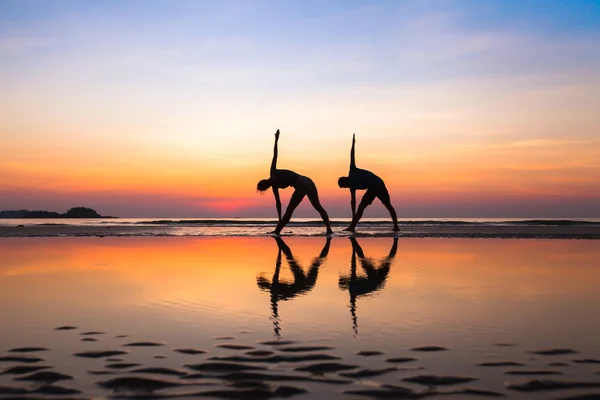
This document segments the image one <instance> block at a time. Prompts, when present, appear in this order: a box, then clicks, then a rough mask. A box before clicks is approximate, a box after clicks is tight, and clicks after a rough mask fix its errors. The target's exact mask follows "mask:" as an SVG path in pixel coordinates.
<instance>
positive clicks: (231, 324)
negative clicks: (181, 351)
mask: <svg viewBox="0 0 600 400" xmlns="http://www.w3.org/2000/svg"><path fill="white" fill-rule="evenodd" d="M0 254H2V262H1V264H0V301H2V304H3V305H4V306H3V307H2V308H1V309H0V318H1V321H2V325H3V329H2V331H1V332H0V340H2V343H3V344H6V346H10V345H25V344H27V343H23V341H24V340H25V339H27V340H25V341H26V342H27V341H31V342H39V341H48V340H51V339H50V338H48V337H47V336H44V332H47V331H48V330H50V329H52V328H53V327H54V326H57V325H62V324H74V325H81V326H86V327H88V328H89V329H100V330H111V331H122V332H127V333H133V334H137V335H141V336H143V337H146V338H148V339H156V340H164V341H169V340H172V341H177V342H182V341H183V342H185V341H188V342H190V343H191V342H192V338H194V341H195V342H194V343H196V344H197V341H198V340H200V341H201V340H203V338H211V337H213V336H216V335H227V334H233V333H236V332H238V331H240V330H251V331H252V332H253V333H254V334H255V335H257V337H258V336H260V337H261V338H263V339H264V338H272V337H274V336H276V335H280V336H281V337H285V338H331V339H335V340H336V341H337V342H338V343H339V345H341V346H346V347H347V348H348V349H350V348H351V349H352V350H353V351H354V350H356V349H357V348H359V347H361V346H362V347H364V345H366V344H371V343H373V342H376V343H377V346H376V347H378V348H386V347H387V348H391V347H395V346H412V345H423V344H431V343H435V344H443V345H444V346H447V347H456V346H460V347H464V348H473V349H479V348H482V347H485V346H487V345H489V344H492V343H494V342H506V341H512V342H518V343H522V344H529V345H536V347H539V346H540V345H543V346H557V345H559V346H561V347H565V346H567V347H568V346H577V347H579V348H581V347H582V346H583V347H586V348H589V349H595V350H598V349H597V348H596V343H595V338H596V337H597V336H598V334H600V322H598V319H597V318H596V312H597V310H598V306H599V305H600V293H599V291H598V290H597V282H599V281H600V279H599V278H600V249H599V248H598V246H597V243H596V242H595V241H584V240H581V241H574V240H501V239H498V240H488V239H485V240H484V239H402V238H401V239H399V240H398V241H397V243H395V242H394V239H393V238H380V239H372V238H364V239H361V238H359V239H357V240H350V239H347V238H334V239H333V240H332V241H331V242H328V241H327V239H326V238H323V237H321V238H284V240H281V239H279V240H276V239H274V238H269V237H257V238H191V237H186V238H27V239H19V238H7V239H2V240H0ZM273 282H275V284H274V283H273ZM371 347H372V346H371Z"/></svg>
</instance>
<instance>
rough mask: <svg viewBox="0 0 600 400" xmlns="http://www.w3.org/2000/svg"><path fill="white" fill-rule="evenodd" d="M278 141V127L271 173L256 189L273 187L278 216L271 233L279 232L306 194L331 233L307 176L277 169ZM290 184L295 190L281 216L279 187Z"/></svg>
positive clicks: (326, 218) (317, 196) (324, 212)
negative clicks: (277, 221)
mask: <svg viewBox="0 0 600 400" xmlns="http://www.w3.org/2000/svg"><path fill="white" fill-rule="evenodd" d="M278 141H279V129H277V132H275V148H274V149H273V161H272V162H271V174H270V176H269V179H263V180H261V181H259V182H258V184H257V185H256V189H257V190H259V191H261V192H264V191H266V190H268V189H269V188H270V187H272V188H273V195H274V196H275V207H276V208H277V216H278V217H279V223H278V224H277V227H276V228H275V230H274V231H273V232H272V233H275V234H279V233H280V232H281V230H282V229H283V227H284V226H285V225H286V224H287V223H288V222H289V221H290V218H292V213H293V212H294V210H295V209H296V207H298V205H299V204H300V202H301V201H302V199H303V198H304V196H308V200H310V204H312V206H313V207H314V208H315V210H317V211H318V212H319V214H320V215H321V218H322V219H323V222H325V226H327V233H328V234H329V233H333V231H332V230H331V225H330V224H329V217H328V216H327V212H326V211H325V209H324V208H323V206H321V202H320V201H319V193H318V192H317V186H316V185H315V183H314V182H313V181H312V179H310V178H309V177H307V176H303V175H300V174H297V173H296V172H294V171H290V170H288V169H277V142H278ZM289 186H292V187H293V188H294V189H295V190H294V193H293V194H292V197H291V198H290V203H289V204H288V207H287V210H286V211H285V214H284V215H283V217H282V216H281V200H279V189H285V188H287V187H289Z"/></svg>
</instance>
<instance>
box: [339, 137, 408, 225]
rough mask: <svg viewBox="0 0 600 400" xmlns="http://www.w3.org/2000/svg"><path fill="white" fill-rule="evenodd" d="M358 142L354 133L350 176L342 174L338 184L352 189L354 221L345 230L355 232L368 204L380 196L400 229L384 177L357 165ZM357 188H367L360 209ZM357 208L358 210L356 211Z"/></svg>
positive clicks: (351, 203) (351, 198)
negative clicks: (355, 153) (357, 202)
mask: <svg viewBox="0 0 600 400" xmlns="http://www.w3.org/2000/svg"><path fill="white" fill-rule="evenodd" d="M355 143H356V138H355V135H352V150H350V172H349V174H348V176H342V177H341V178H340V179H338V186H339V187H341V188H348V189H350V205H351V207H352V222H351V223H350V226H349V227H347V228H346V229H344V230H345V231H350V232H354V229H355V228H356V224H358V221H360V219H361V217H362V215H363V212H364V211H365V208H367V206H369V205H371V204H372V203H373V200H375V197H377V198H379V200H381V202H382V203H383V205H384V206H385V208H387V210H388V211H389V213H390V216H391V217H392V221H394V228H393V230H394V231H396V232H397V231H399V230H400V228H398V217H397V216H396V210H394V207H393V206H392V203H391V201H390V194H389V193H388V190H387V188H386V187H385V183H384V182H383V179H381V178H380V177H378V176H377V175H375V174H374V173H372V172H371V171H367V170H366V169H360V168H357V167H356V161H355V157H354V147H355ZM357 190H366V192H365V194H364V195H363V198H362V200H361V201H360V204H359V205H358V210H356V191H357ZM355 210H356V211H355Z"/></svg>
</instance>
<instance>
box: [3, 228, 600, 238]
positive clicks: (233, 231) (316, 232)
mask: <svg viewBox="0 0 600 400" xmlns="http://www.w3.org/2000/svg"><path fill="white" fill-rule="evenodd" d="M269 231H270V227H268V226H261V227H259V228H256V227H253V228H252V229H244V228H239V227H238V228H236V227H227V226H222V227H220V226H217V227H215V226H212V227H181V226H80V225H79V226H77V225H34V226H0V238H2V237H75V236H76V237H105V236H238V237H256V236H271V234H269ZM352 235H354V236H357V237H401V238H402V237H410V238H420V237H423V238H507V239H508V238H515V239H519V238H522V239H589V240H598V239H600V226H598V225H565V226H402V225H401V228H400V231H399V232H392V231H390V230H389V227H385V228H383V227H381V228H375V229H374V228H364V229H363V230H361V228H360V226H359V227H358V229H357V232H355V233H354V234H352V233H349V232H345V231H342V230H341V229H340V230H337V231H335V232H334V234H333V237H348V236H352ZM281 236H326V235H325V232H322V229H321V228H320V227H312V228H311V229H305V228H302V227H294V226H291V227H289V228H286V229H285V230H284V232H283V233H282V235H281Z"/></svg>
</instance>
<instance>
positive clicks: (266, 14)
mask: <svg viewBox="0 0 600 400" xmlns="http://www.w3.org/2000/svg"><path fill="white" fill-rule="evenodd" d="M599 18H600V5H599V4H597V3H594V2H590V1H586V0H576V1H573V2H568V4H567V3H566V2H561V1H559V0H549V1H548V2H545V3H543V4H540V3H539V2H532V1H523V2H519V4H516V3H503V2H498V3H481V2H477V1H454V0H452V1H448V2H443V3H435V2H434V3H429V2H420V1H414V0H407V1H398V2H396V1H381V2H378V3H371V2H363V1H357V2H352V3H343V4H342V3H340V4H337V3H335V4H334V3H327V4H324V3H320V2H312V1H309V2H300V1H291V2H285V3H283V4H282V3H278V2H273V1H266V2H245V3H239V2H229V1H223V2H218V3H214V2H208V1H198V2H186V1H174V2H166V1H165V2H161V1H158V2H151V3H148V4H146V5H145V6H144V7H143V8H140V6H139V5H136V3H135V2H134V3H128V4H122V3H118V2H117V3H114V2H102V3H98V2H91V3H88V2H84V3H61V4H58V3H57V4H51V3H46V2H43V1H36V0H32V1H26V2H21V1H5V2H3V3H2V4H0V60H1V61H3V62H2V63H0V85H1V86H2V88H3V90H2V93H0V129H1V133H0V135H1V138H2V140H1V141H0V210H3V209H20V208H34V209H35V208H37V209H39V208H44V209H57V210H61V209H67V208H69V207H71V206H74V205H76V204H84V205H87V206H90V207H93V208H95V209H97V210H99V211H100V212H101V213H102V214H106V215H117V216H123V217H145V216H148V217H150V216H164V217H185V216H187V217H194V216H275V215H276V214H275V207H274V204H273V196H272V195H271V194H267V195H265V196H260V195H258V194H257V193H256V183H257V181H258V180H260V179H262V178H265V177H266V176H267V175H268V168H269V164H270V161H271V156H272V147H273V133H274V132H275V130H276V129H281V132H282V134H281V140H280V153H279V166H280V167H281V168H288V169H292V170H294V171H297V172H298V173H300V174H303V175H307V176H309V177H311V178H312V179H313V180H314V181H315V183H316V185H317V187H318V189H319V195H320V197H321V200H322V202H323V205H324V206H325V208H326V209H327V210H328V211H329V213H330V215H331V216H334V217H336V216H339V217H342V216H343V217H346V216H348V215H349V210H350V207H349V195H348V192H347V191H344V190H341V189H339V188H338V187H337V183H336V182H337V178H338V177H339V176H343V175H346V174H347V170H348V164H349V159H348V158H349V150H350V140H351V135H352V133H356V134H357V164H358V166H359V167H362V168H366V169H369V170H372V171H373V172H375V173H376V174H378V175H379V176H381V177H382V178H383V179H384V180H385V182H386V185H387V187H388V189H389V191H390V194H391V196H392V203H393V204H394V205H395V206H396V209H397V211H398V214H399V216H400V217H421V216H422V217H436V216H439V217H453V216H457V217H458V216H463V217H468V216H477V217H479V216H490V217H494V216H499V217H500V216H502V217H508V216H516V217H527V216H531V217H536V216H537V217H595V216H600V206H599V204H600V162H599V161H598V160H600V117H599V116H598V112H597V105H596V104H598V102H599V101H600V72H598V71H600V45H599V43H600V40H598V39H600V29H599V28H598V26H600V25H599V24H598V23H597V22H598V20H599ZM350 27H351V28H350ZM287 192H289V190H288V191H284V192H282V195H283V197H284V198H285V199H287V198H288V197H289V195H290V193H287ZM376 204H377V202H376ZM284 207H285V204H284ZM313 215H316V213H315V212H314V210H312V209H311V208H310V207H304V206H301V207H300V208H299V210H298V214H297V216H313ZM367 215H371V216H385V215H387V214H386V210H385V209H384V208H383V207H380V206H376V207H372V208H371V209H369V210H368V211H367Z"/></svg>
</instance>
